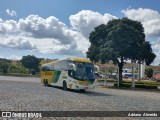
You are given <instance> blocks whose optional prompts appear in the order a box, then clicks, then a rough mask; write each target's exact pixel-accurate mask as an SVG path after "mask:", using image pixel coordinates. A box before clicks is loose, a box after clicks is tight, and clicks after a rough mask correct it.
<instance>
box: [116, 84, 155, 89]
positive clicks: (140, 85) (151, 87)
mask: <svg viewBox="0 0 160 120" xmlns="http://www.w3.org/2000/svg"><path fill="white" fill-rule="evenodd" d="M114 86H115V87H117V83H116V84H114ZM131 86H132V84H128V83H123V84H122V85H121V87H125V88H131ZM135 88H146V89H157V85H145V84H136V85H135Z"/></svg>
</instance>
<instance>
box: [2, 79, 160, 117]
mask: <svg viewBox="0 0 160 120" xmlns="http://www.w3.org/2000/svg"><path fill="white" fill-rule="evenodd" d="M27 81H28V82H27ZM0 110H1V111H160V92H158V91H150V92H149V91H142V90H136V91H134V90H118V89H108V88H95V89H93V90H87V91H86V92H84V93H81V92H76V91H64V90H62V89H60V88H55V87H44V86H42V85H41V84H40V79H39V78H21V77H16V78H15V77H9V78H8V77H4V76H3V77H2V76H0ZM77 119H78V118H77ZM101 119H102V118H101ZM105 119H106V118H105ZM112 119H114V118H112ZM125 119H133V118H125ZM136 119H137V118H136ZM143 119H144V118H143Z"/></svg>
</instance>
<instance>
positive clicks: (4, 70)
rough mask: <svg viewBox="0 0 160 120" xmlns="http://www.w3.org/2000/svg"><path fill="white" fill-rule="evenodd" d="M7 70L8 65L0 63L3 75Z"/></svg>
mask: <svg viewBox="0 0 160 120" xmlns="http://www.w3.org/2000/svg"><path fill="white" fill-rule="evenodd" d="M8 68H9V65H8V63H5V62H1V63H0V69H1V71H2V72H3V73H4V74H5V73H7V72H8Z"/></svg>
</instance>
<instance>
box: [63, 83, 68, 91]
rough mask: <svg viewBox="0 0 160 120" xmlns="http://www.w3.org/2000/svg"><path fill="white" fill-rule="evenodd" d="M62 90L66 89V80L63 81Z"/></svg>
mask: <svg viewBox="0 0 160 120" xmlns="http://www.w3.org/2000/svg"><path fill="white" fill-rule="evenodd" d="M63 90H65V91H67V83H66V81H63Z"/></svg>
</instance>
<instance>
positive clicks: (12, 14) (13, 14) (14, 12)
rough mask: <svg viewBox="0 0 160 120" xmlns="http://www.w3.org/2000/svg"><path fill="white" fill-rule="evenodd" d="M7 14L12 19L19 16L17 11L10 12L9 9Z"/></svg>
mask: <svg viewBox="0 0 160 120" xmlns="http://www.w3.org/2000/svg"><path fill="white" fill-rule="evenodd" d="M6 13H7V14H8V15H9V16H11V17H13V16H17V13H16V11H14V10H9V9H7V10H6Z"/></svg>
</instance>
